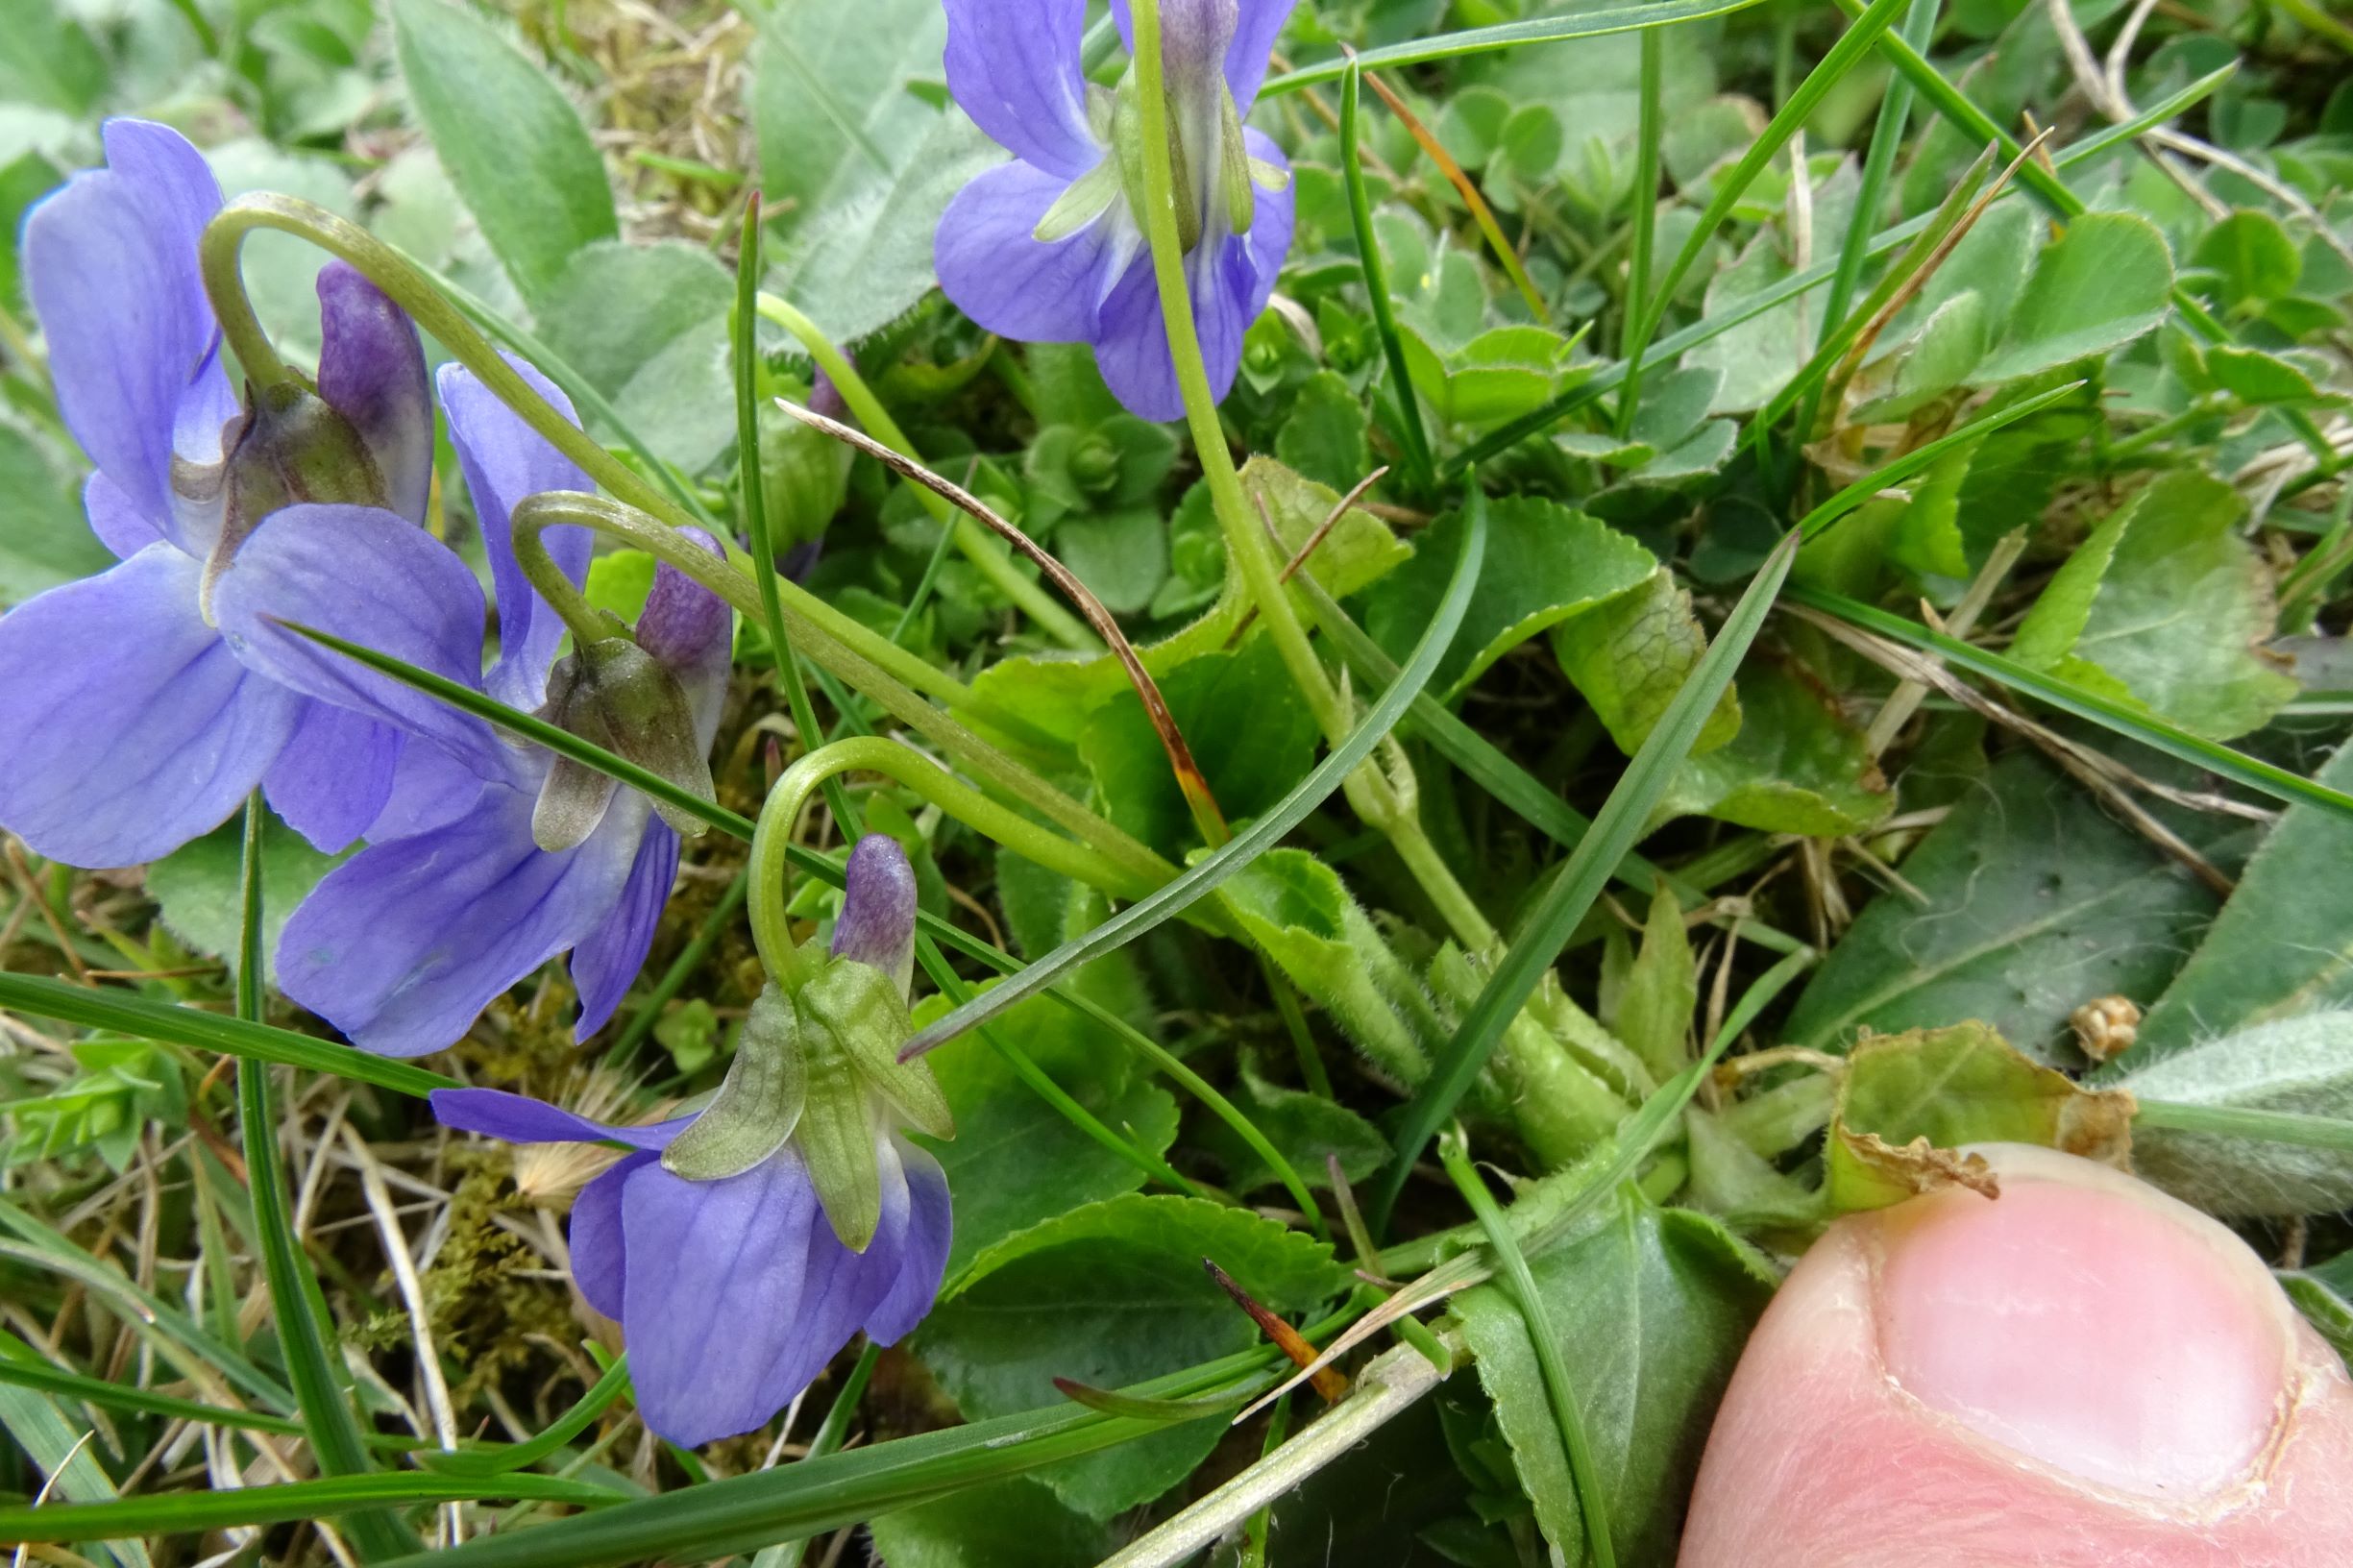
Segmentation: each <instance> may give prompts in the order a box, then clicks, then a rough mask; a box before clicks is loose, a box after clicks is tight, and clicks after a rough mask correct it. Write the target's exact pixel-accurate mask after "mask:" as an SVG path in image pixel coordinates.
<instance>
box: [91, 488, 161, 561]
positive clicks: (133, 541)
mask: <svg viewBox="0 0 2353 1568" xmlns="http://www.w3.org/2000/svg"><path fill="white" fill-rule="evenodd" d="M82 509H83V511H85V512H86V513H87V514H88V515H89V520H90V532H92V533H94V534H96V535H97V536H98V542H99V543H100V544H102V545H104V546H106V547H107V549H109V550H110V551H113V552H114V558H115V559H116V560H122V561H127V560H129V559H130V558H131V557H132V556H134V555H136V554H137V553H138V552H139V551H142V550H145V549H146V548H147V547H148V546H149V545H165V544H169V543H171V541H170V540H168V539H166V538H164V536H163V530H162V528H161V527H159V526H158V525H157V523H156V520H155V519H154V518H153V517H151V516H149V515H148V514H147V513H146V512H144V511H142V510H141V509H140V508H139V504H138V502H135V501H133V500H132V499H131V498H130V497H129V496H126V495H124V494H123V491H122V486H120V485H118V484H116V483H115V482H114V481H113V480H112V479H110V478H107V477H106V476H105V475H104V474H92V475H91V476H90V482H89V483H87V484H86V485H84V486H83V487H82Z"/></svg>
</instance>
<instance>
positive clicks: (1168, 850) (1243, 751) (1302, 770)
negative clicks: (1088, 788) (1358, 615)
mask: <svg viewBox="0 0 2353 1568" xmlns="http://www.w3.org/2000/svg"><path fill="white" fill-rule="evenodd" d="M1160 688H1161V696H1162V697H1163V698H1165V699H1166V700H1167V703H1168V712H1169V714H1170V716H1171V717H1173V718H1174V719H1175V720H1176V723H1177V727H1178V729H1180V730H1181V731H1183V732H1184V736H1185V743H1186V745H1187V746H1188V747H1190V749H1191V751H1192V756H1193V761H1194V762H1195V763H1197V764H1198V765H1199V766H1200V769H1201V772H1202V776H1203V777H1205V778H1207V779H1208V780H1209V784H1210V790H1211V793H1212V794H1213V795H1215V796H1216V797H1217V804H1218V806H1219V807H1220V808H1221V809H1222V810H1223V811H1224V812H1225V814H1226V817H1227V820H1228V821H1242V820H1244V819H1246V818H1251V817H1256V816H1258V815H1259V814H1260V813H1261V812H1262V811H1264V810H1265V809H1266V808H1267V807H1269V806H1271V805H1273V804H1274V803H1275V802H1276V801H1278V800H1280V799H1282V798H1283V795H1284V792H1285V791H1287V790H1288V789H1289V788H1290V787H1291V786H1292V785H1294V784H1296V783H1298V782H1299V780H1300V779H1301V778H1303V777H1305V776H1306V775H1307V772H1308V770H1309V769H1310V768H1312V767H1313V766H1314V765H1315V743H1316V739H1317V736H1316V731H1315V716H1314V715H1313V714H1312V713H1310V712H1309V711H1308V706H1307V703H1306V701H1305V700H1303V699H1302V698H1300V696H1299V692H1298V688H1296V687H1295V686H1293V685H1292V684H1291V681H1290V677H1289V676H1288V675H1287V674H1285V672H1284V669H1283V659H1282V655H1281V653H1280V652H1279V650H1278V649H1276V648H1275V646H1274V640H1273V639H1272V638H1268V637H1258V638H1253V639H1251V640H1250V641H1249V642H1247V643H1245V644H1243V645H1242V647H1241V648H1239V649H1237V650H1235V651H1234V652H1231V653H1227V652H1222V651H1221V652H1216V653H1208V654H1204V655H1202V656H1201V657H1200V658H1197V659H1194V660H1192V661H1190V662H1189V663H1187V664H1183V665H1180V666H1179V667H1177V668H1176V669H1175V670H1172V671H1170V672H1169V673H1168V674H1167V676H1166V677H1165V678H1164V679H1163V680H1162V681H1161V683H1160ZM1078 752H1079V757H1080V760H1082V761H1083V762H1085V763H1086V765H1087V771H1088V772H1090V773H1091V774H1092V775H1093V777H1094V784H1095V792H1096V794H1097V795H1098V796H1100V797H1101V799H1102V801H1103V809H1104V812H1105V815H1107V816H1109V817H1110V818H1111V820H1112V821H1114V822H1115V823H1117V824H1118V825H1119V826H1121V827H1123V828H1125V829H1127V830H1128V831H1129V832H1130V833H1133V834H1135V835H1136V836H1137V837H1138V838H1140V839H1141V840H1143V842H1144V843H1146V844H1148V845H1152V846H1153V847H1154V848H1156V849H1158V850H1160V851H1162V852H1163V853H1164V854H1167V855H1171V856H1177V857H1181V856H1182V855H1183V853H1184V851H1185V849H1186V848H1187V847H1189V845H1192V844H1194V843H1195V842H1197V839H1196V835H1195V831H1194V828H1193V821H1192V815H1191V813H1190V811H1189V809H1188V808H1187V806H1186V804H1185V796H1184V794H1183V792H1181V791H1180V790H1179V789H1178V788H1177V782H1176V775H1175V773H1174V772H1171V771H1170V769H1169V765H1168V753H1167V751H1166V750H1164V748H1163V747H1162V746H1161V742H1160V736H1159V735H1158V733H1157V732H1155V731H1154V729H1153V728H1152V725H1151V722H1150V721H1149V720H1147V719H1145V717H1144V712H1143V702H1142V700H1141V699H1140V698H1138V697H1137V696H1136V694H1135V693H1134V692H1133V691H1123V692H1121V693H1119V695H1118V696H1116V697H1115V698H1112V699H1111V700H1110V701H1108V702H1106V703H1104V704H1103V705H1102V706H1101V707H1099V708H1097V709H1096V710H1095V712H1094V714H1093V716H1092V717H1091V718H1090V719H1089V720H1088V721H1087V728H1086V730H1085V732H1084V733H1082V734H1081V735H1080V737H1079V746H1078Z"/></svg>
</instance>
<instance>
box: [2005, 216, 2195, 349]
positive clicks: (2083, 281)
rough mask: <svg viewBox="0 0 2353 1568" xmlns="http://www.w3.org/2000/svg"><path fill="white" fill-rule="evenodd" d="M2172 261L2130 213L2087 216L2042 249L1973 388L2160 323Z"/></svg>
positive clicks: (2114, 344) (2151, 228)
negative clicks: (1996, 345)
mask: <svg viewBox="0 0 2353 1568" xmlns="http://www.w3.org/2000/svg"><path fill="white" fill-rule="evenodd" d="M2172 290H2173V260H2172V257H2171V256H2170V255H2169V254H2168V253H2167V251H2166V248H2165V235H2164V234H2163V233H2160V232H2159V231H2158V228H2157V226H2156V225H2155V224H2153V223H2151V222H2149V221H2148V219H2146V218H2145V217H2142V216H2140V215H2139V214H2137V213H2132V212H2087V213H2085V214H2084V215H2083V216H2081V217H2079V218H2076V219H2075V220H2074V221H2072V222H2071V223H2070V224H2069V225H2068V227H2067V233H2064V234H2062V235H2060V236H2059V238H2057V239H2056V240H2054V241H2052V242H2051V244H2050V245H2049V246H2047V248H2046V249H2045V250H2044V252H2043V254H2042V256H2041V257H2040V258H2038V259H2037V260H2036V262H2035V265H2034V276H2033V277H2031V278H2029V279H2027V280H2026V291H2025V293H2024V294H2023V295H2022V296H2021V297H2020V299H2019V302H2018V308H2017V309H2016V310H2014V311H2012V312H2011V315H2010V325H2009V331H2008V332H2007V333H2006V334H2005V335H2004V336H2003V338H2002V340H2001V343H2000V345H1999V346H1998V348H1996V349H1995V351H1994V353H1993V355H1991V356H1990V357H1989V358H1988V359H1987V360H1986V361H1985V362H1984V363H1983V364H1981V365H1979V366H1978V367H1977V368H1976V370H1975V372H1974V373H1973V375H1972V376H1971V378H1970V379H1971V380H1973V381H1974V382H1976V383H1977V384H1978V385H1981V386H1982V385H1989V384H1991V383H1992V382H1995V381H2005V380H2016V379H2017V378H2019V377H2021V376H2032V375H2034V374H2035V373H2037V372H2038V371H2045V370H2051V369H2055V368H2057V367H2058V366H2060V365H2064V364H2068V363H2071V361H2073V360H2077V359H2081V358H2083V357H2084V356H2085V355H2094V354H2105V353H2107V352H2108V351H2109V350H2111V349H2116V348H2121V347H2122V346H2123V345H2124V344H2126V343H2129V342H2131V341H2132V340H2133V339H2134V338H2136V337H2139V336H2141V335H2142V334H2143V333H2144V332H2149V331H2155V330H2156V327H2157V324H2158V323H2159V322H2161V321H2163V320H2165V315H2166V310H2167V308H2168V306H2167V300H2168V298H2169V296H2170V295H2171V293H2172Z"/></svg>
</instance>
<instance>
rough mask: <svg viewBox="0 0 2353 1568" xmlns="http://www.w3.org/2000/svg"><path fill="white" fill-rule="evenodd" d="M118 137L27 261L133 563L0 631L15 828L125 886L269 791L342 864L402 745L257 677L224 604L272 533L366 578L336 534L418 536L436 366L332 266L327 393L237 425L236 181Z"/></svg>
mask: <svg viewBox="0 0 2353 1568" xmlns="http://www.w3.org/2000/svg"><path fill="white" fill-rule="evenodd" d="M105 135H106V150H107V166H106V167H104V168H100V169H87V170H84V171H83V172H82V173H80V174H77V175H75V176H74V177H73V179H72V180H70V181H69V182H67V184H65V185H64V187H63V188H61V190H59V191H58V192H57V193H56V194H54V195H52V196H50V197H49V198H48V199H47V200H45V201H43V202H42V203H41V205H40V206H39V207H38V208H36V209H35V210H34V213H33V215H32V217H31V218H30V219H29V220H28V221H27V223H26V225H25V235H24V265H25V282H26V290H27V292H28V294H29V295H30V296H31V299H32V302H33V307H34V309H35V311H36V312H37V315H38V316H39V318H40V322H41V326H42V328H43V330H44V331H45V332H46V334H47V338H48V344H49V355H50V370H51V373H52V375H53V377H54V378H55V380H56V384H57V398H58V408H59V411H60V413H61V415H62V416H63V418H64V421H65V424H66V427H67V429H70V430H71V431H72V432H73V435H74V438H75V439H76V440H77V441H79V442H80V443H81V445H82V448H83V450H84V451H85V452H86V453H89V455H90V458H91V460H92V462H93V463H95V465H96V467H97V472H96V473H95V474H94V475H92V476H91V478H90V480H89V483H88V486H87V488H86V490H85V492H84V502H85V504H86V508H87V511H88V514H89V521H90V527H91V529H92V531H93V532H95V533H96V534H97V535H98V537H99V539H100V540H101V541H103V542H104V543H105V544H106V546H107V548H108V549H110V550H111V551H113V552H114V553H115V555H116V556H118V557H120V559H121V564H120V565H118V566H116V567H114V568H112V569H111V570H110V571H108V572H105V573H103V574H101V575H99V576H95V577H91V578H88V579H87V580H85V581H82V582H74V583H67V584H65V585H64V586H62V587H60V588H56V589H53V590H51V591H50V592H48V593H46V594H42V595H41V596H39V597H38V598H37V599H34V600H30V601H28V602H27V603H25V604H23V605H21V606H19V607H18V608H17V609H15V610H14V611H12V612H11V613H10V614H9V615H8V616H7V617H6V619H4V620H0V733H5V734H7V735H8V736H9V738H10V741H9V744H10V747H11V752H12V754H11V756H10V760H9V766H8V767H7V768H6V769H0V826H6V827H8V828H9V829H11V830H12V831H13V832H15V833H16V834H18V835H19V836H21V837H22V838H23V839H24V840H25V842H26V843H28V844H30V845H32V846H33V847H34V848H35V849H36V850H37V851H38V852H40V853H41V854H44V855H47V856H50V857H52V858H55V859H58V860H61V861H65V862H67V863H69V864H73V865H79V866H124V865H131V864H134V863H136V862H140V861H146V860H153V859H155V858H157V857H159V856H160V855H164V854H168V853H170V852H171V851H172V850H174V849H176V848H178V847H179V846H180V845H183V844H185V843H186V842H188V841H189V840H190V839H193V838H196V837H198V836H199V835H201V834H203V833H206V832H208V831H209V830H210V829H211V828H213V827H215V826H217V825H218V824H219V823H220V822H221V821H223V820H224V819H226V818H227V817H228V816H229V815H230V813H231V812H233V811H234V810H235V809H236V807H237V806H238V804H239V803H240V802H241V801H242V800H243V799H244V798H245V797H246V796H248V795H250V794H251V793H252V792H253V791H254V789H255V788H256V787H257V786H258V787H261V788H263V789H265V790H266V791H267V793H268V796H269V799H270V803H271V804H272V805H273V806H275V807H276V808H277V809H278V811H279V814H280V815H281V816H282V817H284V818H285V819H286V821H289V822H290V823H292V824H293V825H294V826H295V827H296V828H297V829H299V830H300V831H301V832H302V833H303V834H304V836H305V837H306V838H308V839H309V840H310V841H311V842H312V843H314V844H316V845H319V846H320V847H321V848H326V849H339V848H341V847H343V845H347V844H349V843H350V842H351V841H352V840H354V839H355V838H356V837H358V836H359V835H360V834H361V833H362V832H363V831H365V830H366V829H367V828H368V826H369V825H370V823H371V822H373V821H374V820H375V819H376V817H377V815H378V813H379V812H380V810H381V809H382V807H383V805H384V803H385V801H386V798H387V796H388V795H389V793H390V790H391V785H392V776H393V771H394V768H395V765H396V764H397V762H398V760H399V757H400V753H401V750H402V739H401V736H400V734H399V732H398V731H396V730H393V729H390V728H387V727H385V726H384V725H382V724H380V723H375V722H374V721H372V720H371V719H369V718H368V717H366V716H364V715H361V714H355V713H352V712H348V711H344V710H341V709H339V708H337V707H335V706H333V705H332V704H331V703H322V702H319V701H315V700H310V699H308V698H305V697H304V696H302V695H301V694H299V693H296V692H292V691H289V690H286V689H285V688H283V687H282V686H280V685H278V684H277V683H276V682H274V681H272V680H270V679H268V678H267V677H266V675H264V674H258V673H256V672H254V671H252V670H249V669H248V668H246V667H245V666H244V665H242V664H241V663H240V662H239V661H238V659H237V657H236V656H235V652H234V650H233V648H232V647H231V646H230V645H229V644H228V643H227V642H225V641H224V640H223V638H222V637H221V636H220V634H219V632H218V631H217V630H216V629H215V625H214V621H215V617H214V614H213V606H212V604H211V600H212V599H213V597H214V595H215V593H216V592H217V589H218V587H219V585H220V583H221V582H222V581H223V580H225V578H226V577H227V576H232V575H233V569H234V568H235V566H236V565H237V563H238V562H239V561H240V560H241V559H242V557H243V554H244V551H245V550H246V548H247V547H249V546H250V545H252V543H253V542H254V541H255V540H256V539H257V538H258V537H260V536H261V535H262V534H265V533H266V534H269V535H271V536H273V545H274V547H275V548H277V549H279V550H280V551H286V552H290V553H298V554H300V553H308V554H312V555H315V556H317V557H319V558H321V559H335V558H341V559H343V560H344V561H345V563H346V565H347V567H348V566H351V565H353V564H355V563H353V562H352V561H351V557H350V556H349V554H348V552H347V551H346V542H345V541H344V540H343V539H342V538H341V537H340V536H339V534H338V531H337V529H338V523H339V516H338V515H337V514H339V513H341V512H356V511H360V510H362V509H368V510H371V511H372V512H373V513H374V515H376V516H377V517H379V518H380V519H382V520H383V521H384V522H385V523H386V524H387V525H392V524H397V525H398V526H399V527H404V528H406V529H408V530H409V531H411V532H416V531H417V530H416V527H415V526H416V525H417V524H420V523H422V522H423V521H424V519H425V509H426V500H427V494H428V491H429V486H430V483H431V479H432V443H433V413H432V393H431V389H430V386H429V383H428V381H427V379H426V369H425V354H424V349H423V346H422V344H420V342H419V341H418V338H417V331H416V328H415V327H414V326H413V325H412V324H411V323H410V322H409V320H408V318H407V317H406V316H405V315H404V314H403V313H402V312H401V310H400V309H399V307H398V306H394V305H393V304H392V303H391V302H390V301H389V300H387V299H386V298H385V297H384V296H383V295H382V294H381V293H380V292H379V291H378V290H377V288H376V286H375V285H374V284H373V283H370V282H368V281H367V280H366V279H365V278H362V277H361V276H360V275H359V274H358V273H356V272H355V271H353V270H352V269H351V268H349V267H347V266H344V265H342V264H341V263H339V262H338V263H335V264H333V265H331V266H329V267H328V268H327V269H326V270H325V271H323V272H322V273H321V274H320V275H319V283H318V291H319V307H320V323H321V326H322V328H323V331H324V346H323V348H322V350H321V352H320V356H319V375H318V380H317V382H316V385H315V390H313V389H311V388H309V387H306V386H304V385H301V384H289V385H288V386H286V387H284V388H282V389H280V390H279V391H278V392H276V393H274V394H272V395H270V396H266V397H264V398H262V399H260V400H258V401H257V402H256V403H255V404H252V405H250V406H246V405H241V404H240V403H239V401H238V399H237V397H236V395H235V392H234V390H233V387H232V385H231V383H230V379H229V376H228V374H227V372H226V371H225V370H224V369H223V368H222V365H221V362H220V331H219V328H218V326H217V324H216V323H215V321H214V319H213V313H212V307H211V306H210V304H209V303H208V301H207V299H206V296H205V291H204V286H203V283H202V282H201V281H200V279H199V276H198V262H197V242H198V238H199V236H200V235H201V234H202V233H203V232H204V228H205V225H206V223H207V222H208V220H209V219H210V218H211V216H212V214H213V213H214V212H215V211H217V210H218V209H219V208H220V206H221V193H220V187H219V185H218V184H215V182H214V181H213V178H212V173H211V171H210V170H209V169H208V168H207V167H206V165H205V160H204V158H203V156H202V155H201V154H199V153H198V152H197V151H196V149H195V148H194V147H192V146H190V145H189V144H188V142H187V141H186V139H185V138H184V137H183V136H181V135H180V134H179V133H178V132H176V131H172V130H170V129H168V128H167V127H164V126H160V125H150V124H147V123H145V122H143V121H138V120H119V119H118V120H110V121H109V122H107V126H106V132H105ZM304 502H334V503H341V504H339V505H328V506H320V505H304V504H301V503H304ZM418 537H420V538H422V537H424V536H423V534H422V533H421V532H420V533H418Z"/></svg>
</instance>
